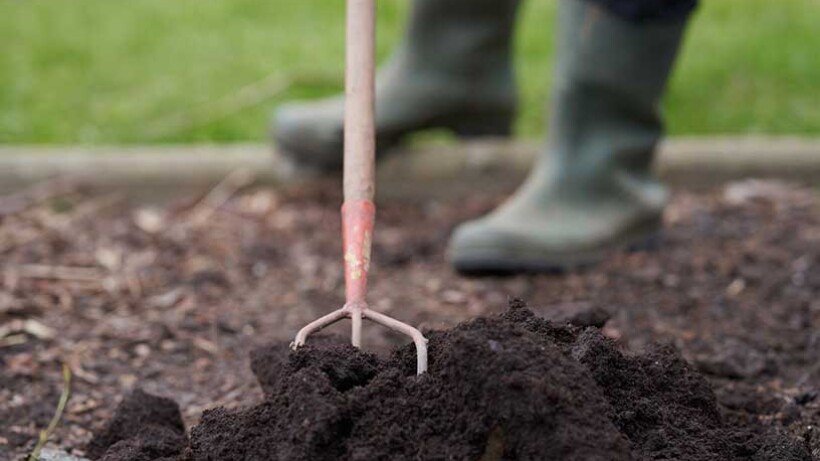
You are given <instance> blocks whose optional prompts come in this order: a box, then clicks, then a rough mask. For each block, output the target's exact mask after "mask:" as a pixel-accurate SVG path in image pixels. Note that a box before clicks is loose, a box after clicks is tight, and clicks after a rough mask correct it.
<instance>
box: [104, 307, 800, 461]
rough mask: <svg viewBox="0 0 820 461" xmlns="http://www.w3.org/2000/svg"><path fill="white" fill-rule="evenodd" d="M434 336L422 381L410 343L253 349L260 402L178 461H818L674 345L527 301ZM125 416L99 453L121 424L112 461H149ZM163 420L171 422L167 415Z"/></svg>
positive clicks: (208, 427) (233, 415)
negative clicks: (643, 343)
mask: <svg viewBox="0 0 820 461" xmlns="http://www.w3.org/2000/svg"><path fill="white" fill-rule="evenodd" d="M429 339H430V372H429V373H427V374H425V375H423V376H415V375H414V370H415V350H414V348H413V346H408V347H405V348H401V349H398V350H397V351H395V352H394V353H393V355H392V356H391V357H390V358H389V359H380V358H378V357H376V356H374V355H371V354H367V353H364V352H361V351H358V350H356V349H353V348H351V347H348V346H338V345H336V346H334V345H326V344H320V345H312V346H308V347H305V348H303V349H300V350H299V351H297V352H295V353H287V348H286V346H285V345H278V346H275V347H270V348H266V349H263V350H259V351H256V352H255V353H254V354H253V357H252V366H253V369H254V372H255V373H256V374H257V377H258V378H259V380H260V383H261V385H262V387H263V389H264V390H265V394H266V399H265V401H264V402H262V403H260V404H259V405H256V406H254V407H250V408H243V409H239V410H226V409H224V408H217V409H214V410H210V411H207V412H206V413H205V414H204V415H203V417H202V420H201V422H200V423H199V425H197V426H196V427H194V428H193V430H192V431H191V436H190V441H189V444H188V447H187V448H186V449H185V452H184V453H182V454H180V455H179V456H180V458H181V459H186V460H196V461H199V460H220V461H231V460H237V461H238V460H271V459H275V460H291V461H298V460H311V461H316V460H319V461H321V460H481V461H490V460H546V459H550V460H566V461H573V460H577V461H596V460H600V461H618V460H649V459H653V460H681V461H701V460H715V461H718V460H719V461H735V460H737V461H740V460H755V461H764V460H771V461H792V460H801V461H802V460H806V461H809V460H810V456H809V454H808V453H807V451H806V449H805V447H803V446H801V445H800V444H798V443H796V442H794V441H792V440H791V439H789V438H787V437H786V436H782V435H778V434H776V433H772V432H766V431H764V430H763V429H762V428H761V429H754V428H752V429H750V428H748V427H747V428H743V429H739V428H731V427H727V425H726V424H725V423H724V421H723V420H722V418H721V415H720V413H719V411H718V406H717V402H716V399H715V396H714V394H713V392H712V390H711V388H710V386H709V384H708V382H707V381H706V380H705V379H704V378H703V377H702V376H701V375H699V374H698V373H697V372H695V371H694V370H693V369H692V368H691V367H690V366H689V365H688V364H687V363H686V362H685V361H684V360H683V359H682V358H681V357H680V356H679V355H678V353H677V352H676V351H675V350H674V349H672V348H670V347H663V346H659V347H656V348H654V349H652V350H650V351H648V352H646V353H644V354H641V355H636V356H629V355H625V354H623V353H621V352H620V351H618V350H617V348H616V347H615V345H614V344H613V343H612V342H611V341H610V340H609V339H607V338H605V337H604V336H603V335H601V333H600V332H599V331H598V330H597V329H595V328H591V327H589V328H581V327H575V326H570V325H558V324H556V323H551V322H549V321H546V320H543V319H541V318H538V317H536V316H535V315H534V314H533V313H532V312H531V311H530V310H528V309H527V308H526V307H525V306H524V305H523V303H520V302H514V303H513V304H512V306H511V309H510V310H509V311H508V312H506V313H504V314H502V315H498V316H494V317H490V318H480V319H476V320H473V321H470V322H466V323H463V324H461V325H459V326H458V327H456V328H453V329H451V330H447V331H443V332H438V333H432V334H430V335H429ZM126 402H127V401H126ZM122 413H123V412H122V411H120V412H118V413H117V416H115V419H114V421H113V422H112V425H111V428H109V429H107V431H106V432H105V433H103V435H102V436H100V437H97V438H95V442H94V443H92V447H95V451H90V452H91V453H94V454H96V456H99V454H100V453H101V450H102V448H103V447H104V445H105V444H106V443H109V442H112V441H117V440H123V439H125V435H126V434H125V432H124V430H123V427H131V428H132V430H131V431H130V432H129V433H128V434H127V435H131V436H133V437H134V438H132V439H126V440H130V442H128V443H130V445H129V448H130V447H132V446H133V447H136V448H134V449H133V450H132V451H129V450H126V449H124V448H122V447H123V445H122V444H123V442H118V443H116V444H114V445H112V446H111V448H109V449H108V451H107V452H105V453H106V454H105V458H104V459H111V460H113V459H118V460H126V459H127V460H137V459H139V460H142V459H154V458H146V457H145V453H146V449H145V447H146V446H147V445H148V444H149V442H148V440H146V438H150V437H155V436H154V435H153V434H149V433H147V432H144V431H136V432H135V430H134V429H133V428H136V427H137V426H139V424H124V423H123V421H124V420H125V419H127V417H128V415H124V414H122ZM137 416H138V417H139V418H143V417H144V414H139V415H137ZM156 416H158V417H160V419H161V420H162V421H168V417H167V415H165V414H160V413H156ZM139 421H141V424H142V423H144V422H145V421H144V420H142V419H139ZM172 426H173V428H176V429H178V428H179V426H177V425H175V423H174V424H173V425H172ZM160 439H161V437H160ZM152 440H153V439H152ZM152 443H154V444H156V443H157V442H152ZM152 446H153V445H152ZM175 446H176V447H177V450H178V452H180V453H181V447H180V445H178V444H177V445H175ZM118 447H120V448H118ZM112 451H114V453H112ZM132 452H133V453H135V454H134V456H130V453H132ZM157 453H159V451H157ZM168 453H170V451H169V452H162V453H161V454H160V455H158V457H162V456H168ZM140 456H142V457H140Z"/></svg>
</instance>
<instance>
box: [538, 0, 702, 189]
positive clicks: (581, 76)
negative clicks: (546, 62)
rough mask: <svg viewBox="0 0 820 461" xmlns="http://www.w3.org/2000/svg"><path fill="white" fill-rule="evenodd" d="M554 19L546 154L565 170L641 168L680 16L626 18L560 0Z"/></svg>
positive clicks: (576, 0)
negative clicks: (555, 32) (674, 18)
mask: <svg viewBox="0 0 820 461" xmlns="http://www.w3.org/2000/svg"><path fill="white" fill-rule="evenodd" d="M559 21H560V25H559V28H558V29H559V35H558V53H557V63H556V71H555V80H554V87H553V91H552V102H551V105H552V108H551V111H552V117H551V120H550V127H549V132H550V143H549V149H548V150H549V153H548V154H547V155H548V156H549V157H550V161H551V162H552V163H555V164H557V166H558V167H559V168H560V169H561V170H562V174H563V175H565V176H567V177H568V178H579V177H582V176H584V177H586V176H589V177H590V178H597V177H599V176H601V175H605V174H606V173H607V172H613V173H614V172H617V170H618V169H622V170H625V171H627V172H629V173H631V174H640V175H648V174H649V169H650V166H651V161H652V157H653V153H654V151H655V148H656V145H657V143H658V142H659V140H660V138H661V136H662V134H663V122H662V116H661V110H660V103H661V98H662V96H663V93H664V91H665V89H666V85H667V81H668V79H669V75H670V72H671V70H672V66H673V64H674V62H675V58H676V56H677V53H678V50H679V48H680V44H681V40H682V37H683V32H684V29H685V25H686V21H685V20H677V21H654V22H652V23H634V22H628V21H626V20H624V19H622V18H620V17H616V16H614V15H612V14H611V13H609V12H608V11H606V10H605V9H603V8H602V7H600V6H598V5H597V4H594V3H591V2H588V1H582V0H562V2H561V10H560V15H559Z"/></svg>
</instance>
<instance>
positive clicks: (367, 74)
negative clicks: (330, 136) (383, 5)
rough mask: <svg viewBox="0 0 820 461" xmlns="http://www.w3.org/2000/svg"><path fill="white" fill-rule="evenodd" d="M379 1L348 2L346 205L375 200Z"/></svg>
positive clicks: (351, 0)
mask: <svg viewBox="0 0 820 461" xmlns="http://www.w3.org/2000/svg"><path fill="white" fill-rule="evenodd" d="M375 55H376V0H347V59H346V60H347V64H346V66H347V67H346V76H345V136H344V137H345V142H344V197H345V201H354V200H373V195H374V193H375V190H374V189H375V163H376V127H375V92H376V88H375V68H376V56H375Z"/></svg>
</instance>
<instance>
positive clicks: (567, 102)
mask: <svg viewBox="0 0 820 461" xmlns="http://www.w3.org/2000/svg"><path fill="white" fill-rule="evenodd" d="M685 22H686V21H677V22H668V21H667V22H660V23H658V22H655V23H648V24H641V25H636V24H632V23H629V22H626V21H624V20H622V19H620V18H618V17H615V16H612V15H611V14H610V13H608V12H606V11H605V10H603V9H601V8H600V7H598V6H595V5H594V4H593V3H591V2H586V1H581V0H562V2H561V12H560V22H559V24H560V35H559V40H558V46H559V50H558V62H557V69H556V84H555V87H554V89H553V95H552V98H553V106H552V113H553V118H552V120H551V124H550V125H551V126H550V140H549V143H548V146H547V148H546V149H545V150H544V151H543V153H542V154H541V155H540V157H539V158H538V160H537V162H536V165H535V167H534V170H533V171H532V172H531V173H530V176H529V178H528V179H527V181H526V182H525V183H524V185H523V186H521V188H520V189H519V190H518V191H517V192H516V193H515V195H514V196H513V197H511V198H510V199H509V200H508V201H507V202H506V203H505V204H503V205H502V206H501V207H499V208H498V209H497V210H495V211H493V212H492V213H491V214H489V215H488V216H486V217H484V218H481V219H478V220H476V221H471V222H468V223H465V224H463V225H461V226H459V227H458V228H457V229H456V231H455V234H454V235H453V237H452V239H451V242H450V249H449V256H450V259H451V261H452V263H453V264H454V266H455V267H456V269H457V270H459V271H461V272H468V273H469V272H478V273H481V272H493V273H496V272H502V273H503V272H551V271H562V270H567V269H572V268H575V267H579V266H586V265H589V264H592V263H595V262H597V261H599V260H601V259H602V258H603V257H605V256H606V255H607V254H608V253H609V252H611V251H612V250H613V249H619V248H622V247H628V246H630V245H633V244H636V243H639V242H641V241H642V240H644V239H646V238H647V237H649V236H652V235H653V234H656V233H657V231H659V229H660V227H661V215H662V212H663V209H664V206H665V204H666V202H667V195H668V194H667V191H666V189H665V188H664V187H663V186H662V185H661V184H660V183H659V182H658V181H657V180H656V179H655V178H653V177H652V175H651V172H650V166H651V162H652V157H653V154H654V151H655V148H656V145H657V143H658V141H659V139H660V138H661V135H662V131H663V128H662V126H663V125H662V121H661V116H660V108H659V106H660V99H661V96H662V94H663V92H664V88H665V86H666V82H667V79H668V76H669V73H670V70H671V68H672V65H673V63H674V61H675V57H676V54H677V51H678V48H679V46H680V43H681V37H682V36H683V32H684V28H685Z"/></svg>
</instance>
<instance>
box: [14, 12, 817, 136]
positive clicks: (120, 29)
mask: <svg viewBox="0 0 820 461" xmlns="http://www.w3.org/2000/svg"><path fill="white" fill-rule="evenodd" d="M0 5H2V14H0V143H3V144H40V143H47V144H77V143H79V144H91V145H94V144H145V143H188V142H234V141H261V140H264V139H266V138H267V123H268V119H269V116H270V113H271V111H272V110H273V109H274V108H275V107H276V105H277V104H279V103H281V102H282V101H285V100H291V99H303V98H316V97H322V96H326V95H330V94H334V93H336V92H338V91H340V89H341V87H342V82H343V56H344V40H343V36H344V21H343V11H344V2H342V1H328V0H298V1H294V0H266V1H262V0H207V1H202V0H174V1H168V0H139V1H130V2H128V1H119V0H73V1H55V0H0ZM408 5H409V1H408V0H382V1H381V2H380V11H379V45H378V53H379V56H380V58H382V59H383V58H385V57H386V56H387V55H388V54H389V52H390V50H391V49H392V47H393V45H394V44H395V43H396V42H397V41H398V39H399V38H400V34H401V29H402V24H403V22H404V18H405V15H406V14H407V10H408ZM555 9H556V2H555V1H552V0H529V1H528V2H527V4H526V6H525V8H524V12H523V16H522V21H523V24H522V25H523V27H521V28H520V29H519V37H518V41H517V48H518V61H517V67H518V71H519V81H520V84H521V92H522V96H523V105H522V109H523V110H522V112H521V116H520V118H519V122H518V125H517V133H518V134H519V135H520V136H522V137H527V138H535V137H538V136H539V135H541V134H542V132H543V127H544V116H545V114H544V108H545V102H546V100H547V96H548V89H549V85H550V81H549V80H550V75H551V66H552V63H553V59H552V58H553V56H552V54H553V29H554V25H555V23H554V21H555ZM818 24H820V2H818V1H817V0H779V1H777V2H773V1H771V0H720V1H714V0H711V1H710V0H706V1H704V2H703V4H702V6H701V8H700V10H699V12H698V13H697V16H696V18H695V20H694V21H693V26H692V28H691V30H690V33H689V36H688V39H687V42H686V46H685V49H684V52H683V57H682V59H681V60H680V61H679V63H678V68H677V73H676V74H675V78H674V80H673V82H672V87H671V91H670V93H669V95H668V98H667V113H668V122H669V129H670V133H671V134H672V135H709V134H740V135H743V134H772V135H818V134H820V57H819V56H818V50H820V27H818Z"/></svg>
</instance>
